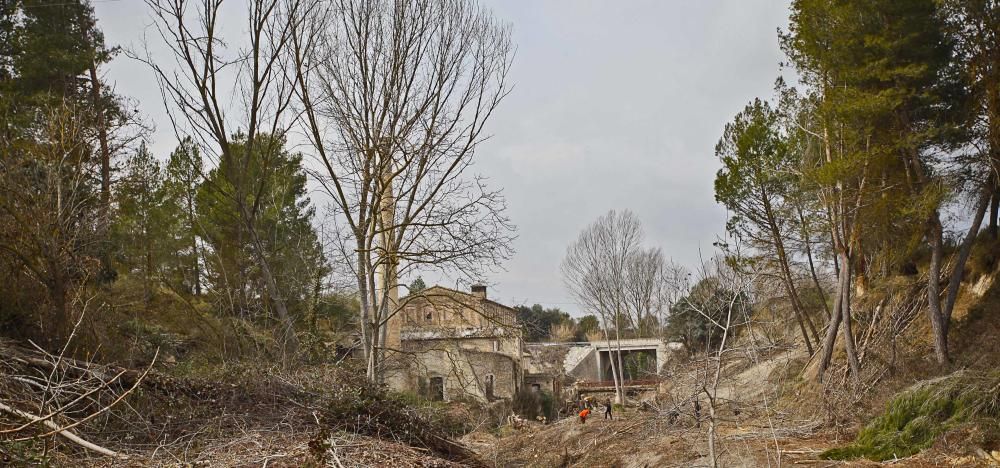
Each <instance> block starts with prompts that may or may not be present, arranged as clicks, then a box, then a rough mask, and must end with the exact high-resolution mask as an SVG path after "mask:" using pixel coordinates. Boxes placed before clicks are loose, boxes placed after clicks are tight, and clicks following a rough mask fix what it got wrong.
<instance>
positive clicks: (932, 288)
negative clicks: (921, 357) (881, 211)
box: [927, 211, 948, 365]
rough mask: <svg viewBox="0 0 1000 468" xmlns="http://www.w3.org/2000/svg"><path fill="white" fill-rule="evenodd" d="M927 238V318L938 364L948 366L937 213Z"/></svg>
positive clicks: (939, 227)
mask: <svg viewBox="0 0 1000 468" xmlns="http://www.w3.org/2000/svg"><path fill="white" fill-rule="evenodd" d="M927 228H928V232H927V237H928V241H929V243H930V247H931V261H930V266H929V267H928V271H927V318H928V320H930V322H931V330H933V332H934V356H935V357H936V358H937V361H938V364H941V365H946V364H948V335H947V331H946V329H945V320H944V315H943V314H942V313H941V257H942V256H943V251H944V245H943V244H944V242H943V238H942V237H943V233H942V229H943V228H942V226H941V221H940V219H939V218H938V214H937V212H936V211H935V213H934V214H932V215H931V219H930V220H929V221H928V227H927Z"/></svg>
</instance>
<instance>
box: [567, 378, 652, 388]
mask: <svg viewBox="0 0 1000 468" xmlns="http://www.w3.org/2000/svg"><path fill="white" fill-rule="evenodd" d="M659 383H660V379H632V380H626V381H625V382H623V384H624V385H625V386H626V387H650V386H653V385H659ZM576 386H577V387H586V388H590V387H614V386H615V381H614V380H585V381H582V382H577V383H576Z"/></svg>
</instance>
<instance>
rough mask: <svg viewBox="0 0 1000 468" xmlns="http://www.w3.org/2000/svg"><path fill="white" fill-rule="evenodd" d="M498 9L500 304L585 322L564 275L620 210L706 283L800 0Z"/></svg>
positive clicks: (123, 35)
mask: <svg viewBox="0 0 1000 468" xmlns="http://www.w3.org/2000/svg"><path fill="white" fill-rule="evenodd" d="M94 5H95V9H96V11H97V15H98V19H99V21H100V24H101V26H102V28H103V29H104V32H105V36H106V39H107V42H108V43H109V44H112V45H121V46H130V45H132V46H135V45H138V44H139V43H140V42H141V40H142V37H143V34H144V31H145V28H146V27H147V26H148V25H149V24H151V22H152V21H151V20H150V18H149V14H148V12H147V11H146V7H145V5H144V3H143V2H141V1H140V0H119V1H103V2H101V1H98V2H95V4H94ZM485 5H486V6H488V7H489V8H491V9H492V10H493V12H494V13H495V14H496V15H497V17H499V18H500V19H501V20H503V21H506V22H509V23H510V24H511V25H512V27H513V36H514V42H515V43H516V44H517V55H516V57H515V60H514V65H513V69H512V71H511V78H512V80H513V82H514V90H513V92H512V93H511V94H510V96H509V97H508V98H507V99H506V100H505V101H504V102H503V103H502V104H501V105H500V107H499V109H498V110H497V112H496V114H495V115H494V118H493V120H492V121H491V124H490V125H489V126H488V128H489V132H490V133H491V134H492V135H493V136H492V138H491V139H490V140H489V141H487V142H486V143H485V144H483V145H482V146H481V147H480V149H479V152H478V153H477V158H478V161H479V162H478V163H477V165H476V172H478V173H481V174H482V175H484V176H487V177H488V178H489V179H490V183H491V185H493V186H496V187H502V188H503V190H504V194H505V195H506V197H507V200H508V204H509V213H508V214H509V216H510V217H511V218H512V220H513V221H514V222H515V223H516V224H517V226H518V236H519V237H518V239H517V241H516V242H515V249H516V251H517V252H516V254H515V255H514V257H513V259H511V260H510V261H509V262H508V263H507V265H506V271H501V272H497V273H496V274H494V275H493V276H492V277H491V278H489V280H490V283H491V289H490V291H489V294H490V297H491V298H493V299H495V300H498V301H500V302H504V303H506V304H509V305H517V304H528V305H530V304H534V303H540V304H543V305H545V306H548V307H560V308H562V309H563V310H566V311H569V312H571V313H574V315H576V314H579V313H581V312H584V311H581V310H579V308H578V307H577V306H576V305H575V304H574V301H573V299H572V298H571V297H570V295H569V293H568V292H567V291H566V289H565V287H564V286H563V283H562V278H561V276H560V271H559V263H560V261H561V260H562V257H563V254H564V253H565V250H566V246H567V245H568V244H569V243H570V242H571V241H572V240H574V239H575V238H576V236H577V235H578V234H579V232H580V230H581V229H582V228H583V227H585V226H586V225H587V224H589V223H591V222H592V221H594V220H595V219H596V218H597V217H598V216H600V215H602V214H604V213H605V212H607V211H608V210H611V209H617V210H621V209H631V210H632V211H634V212H635V213H636V214H637V215H638V216H639V218H640V219H641V220H642V221H643V223H644V225H645V229H646V243H647V245H655V246H659V247H661V248H662V249H663V251H664V252H665V253H666V254H667V255H668V256H670V257H672V258H673V259H674V260H675V261H677V262H678V263H681V264H683V265H685V266H688V267H689V268H692V269H694V268H695V267H696V266H697V265H698V262H699V261H698V259H699V249H701V251H702V252H703V253H704V255H705V256H708V255H711V252H712V242H713V241H714V240H715V239H716V238H717V236H718V235H720V234H721V233H722V232H723V230H724V223H725V219H726V213H725V211H724V210H723V209H722V208H721V207H719V206H718V205H717V204H716V203H715V201H714V198H713V194H712V193H713V189H712V181H713V179H714V175H715V171H716V170H717V168H718V164H717V163H716V161H715V158H714V154H713V152H714V147H715V143H716V141H717V140H718V138H719V136H720V135H721V133H722V129H723V127H724V126H725V124H726V122H727V121H729V120H730V119H732V117H733V116H734V115H735V114H736V113H737V112H739V111H740V110H741V109H742V108H743V106H744V105H745V104H746V103H747V102H748V101H749V100H751V99H753V98H754V97H757V96H760V97H771V96H772V95H773V91H772V87H773V84H774V80H775V78H776V77H777V76H778V73H779V68H778V63H779V61H780V60H781V53H780V50H779V48H778V39H777V28H779V27H781V28H784V27H785V26H786V24H787V21H788V2H787V1H779V0H755V1H751V0H729V1H716V0H704V1H702V0H678V1H653V0H650V1H632V0H630V1H611V0H608V1H600V2H598V1H584V0H566V1H548V0H545V1H543V0H523V1H515V0H495V1H486V2H485ZM148 34H149V36H150V39H151V40H152V39H155V38H156V33H155V31H149V32H148ZM107 75H108V78H109V79H110V80H111V81H112V82H114V83H115V84H116V87H117V90H118V92H119V93H121V94H124V95H126V96H129V97H131V98H133V99H136V100H138V101H139V102H140V103H141V109H142V112H143V113H144V114H146V116H147V118H148V120H150V121H151V122H152V123H154V124H155V125H156V127H157V131H156V132H155V133H154V135H153V142H152V148H153V150H154V151H155V152H156V154H157V156H159V157H161V158H165V157H166V155H167V154H168V153H169V152H170V150H171V149H172V148H173V147H174V146H175V145H176V139H175V138H174V136H173V132H172V130H171V129H170V124H169V121H168V120H166V116H165V114H164V112H163V109H162V107H163V106H162V104H161V100H160V94H159V91H158V89H157V88H156V83H155V80H154V79H153V75H152V74H151V73H150V72H149V71H148V70H147V69H146V68H145V67H144V66H143V65H141V64H139V63H136V62H133V61H130V60H129V59H128V58H125V57H124V56H120V57H119V58H117V59H115V61H114V62H113V63H112V64H111V65H110V66H109V67H108V70H107ZM426 279H428V282H429V283H433V282H434V281H435V280H436V278H426Z"/></svg>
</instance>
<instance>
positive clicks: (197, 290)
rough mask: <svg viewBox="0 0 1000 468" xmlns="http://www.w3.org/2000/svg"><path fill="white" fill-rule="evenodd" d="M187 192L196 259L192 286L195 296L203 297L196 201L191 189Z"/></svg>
mask: <svg viewBox="0 0 1000 468" xmlns="http://www.w3.org/2000/svg"><path fill="white" fill-rule="evenodd" d="M185 190H189V191H188V193H187V197H186V198H187V217H188V227H189V229H190V231H191V254H192V257H193V258H194V261H193V262H192V263H193V265H192V266H193V267H194V284H193V285H192V287H193V289H194V295H195V296H200V295H201V266H200V265H199V263H198V236H197V235H195V230H194V229H195V228H194V226H195V221H194V200H192V199H191V193H190V187H185Z"/></svg>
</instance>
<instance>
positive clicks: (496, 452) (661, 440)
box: [463, 411, 997, 468]
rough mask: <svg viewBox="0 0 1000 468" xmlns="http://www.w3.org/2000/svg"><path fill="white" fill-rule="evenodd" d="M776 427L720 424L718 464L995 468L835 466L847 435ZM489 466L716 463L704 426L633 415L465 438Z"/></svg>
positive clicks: (805, 425) (935, 458)
mask: <svg viewBox="0 0 1000 468" xmlns="http://www.w3.org/2000/svg"><path fill="white" fill-rule="evenodd" d="M772 422H773V424H774V430H772V429H771V427H769V426H768V425H767V424H766V422H765V424H763V425H762V424H759V423H760V421H753V422H751V421H743V422H740V423H737V422H735V421H724V422H722V423H721V424H720V426H719V427H718V439H717V450H718V453H719V466H726V467H762V466H767V467H777V466H808V467H833V466H836V467H841V466H843V467H874V466H890V465H891V466H899V467H919V468H925V467H927V468H929V467H939V466H962V467H966V466H971V467H976V466H983V467H986V466H997V465H990V464H989V463H987V462H986V461H984V460H983V459H982V458H980V457H977V456H975V455H974V454H969V455H964V456H963V455H959V456H956V455H954V453H955V452H954V451H953V449H950V448H949V449H942V448H938V447H935V448H932V449H930V450H927V451H924V452H922V453H920V454H919V455H917V456H914V457H910V458H906V459H903V460H894V461H888V462H884V463H876V462H871V461H867V460H858V461H849V462H841V461H831V460H823V459H820V458H819V457H818V455H819V454H820V453H821V452H823V451H824V450H826V449H829V448H832V447H835V446H838V445H841V444H843V443H845V442H846V441H847V439H848V437H845V436H843V435H837V434H836V433H835V432H834V431H832V430H830V429H828V428H823V427H821V426H820V425H819V424H818V423H816V422H810V421H796V420H773V421H772ZM463 442H465V443H466V444H467V445H468V446H470V447H472V448H474V449H475V450H477V452H478V453H479V454H480V455H481V456H482V458H483V460H484V462H486V463H487V464H489V465H491V466H496V467H510V468H513V467H539V468H540V467H553V466H580V467H622V468H633V467H634V468H640V467H693V466H711V465H710V459H709V457H708V441H707V425H706V424H702V425H701V427H698V426H697V425H695V424H693V422H692V421H690V420H683V419H679V420H678V421H677V422H676V423H675V424H672V425H671V424H668V423H667V417H666V416H663V415H658V414H651V413H646V412H636V411H629V412H627V413H625V414H620V415H618V417H616V418H615V420H614V421H609V420H604V419H600V418H591V419H589V420H588V421H587V423H586V424H580V423H579V422H577V421H576V420H573V419H564V420H561V421H558V422H555V423H552V424H549V425H541V424H531V425H529V426H528V427H526V428H524V429H522V430H519V431H509V432H508V433H506V434H502V435H500V436H496V435H493V434H483V433H474V434H470V435H469V436H466V438H465V439H464V440H463Z"/></svg>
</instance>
